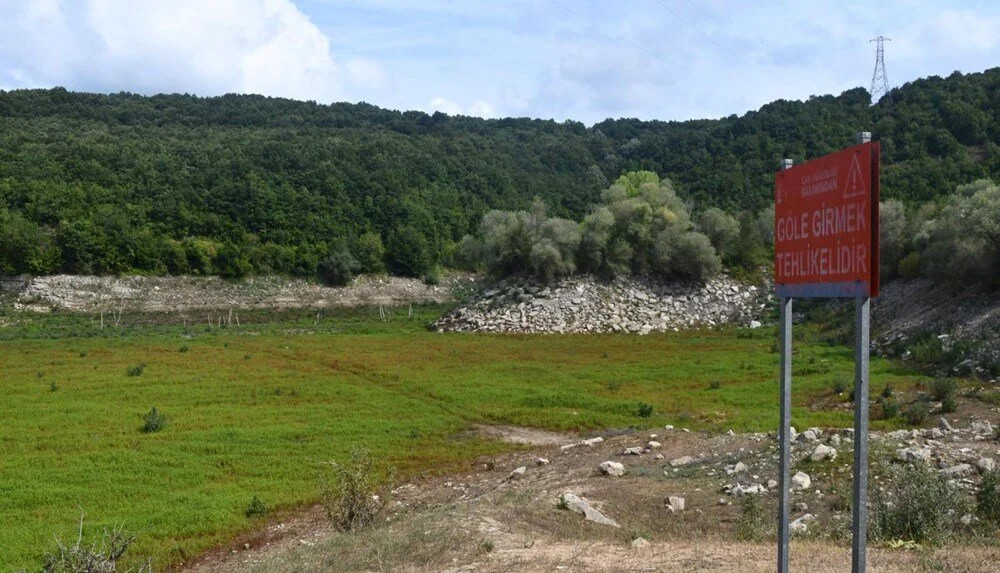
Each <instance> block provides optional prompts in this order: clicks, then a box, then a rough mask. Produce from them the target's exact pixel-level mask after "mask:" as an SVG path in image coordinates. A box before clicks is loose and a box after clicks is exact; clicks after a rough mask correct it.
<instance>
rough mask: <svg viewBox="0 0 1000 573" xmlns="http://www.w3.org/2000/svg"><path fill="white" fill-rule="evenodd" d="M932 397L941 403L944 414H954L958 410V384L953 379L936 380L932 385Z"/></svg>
mask: <svg viewBox="0 0 1000 573" xmlns="http://www.w3.org/2000/svg"><path fill="white" fill-rule="evenodd" d="M931 397H933V398H934V400H935V401H937V402H941V411H942V412H943V413H946V414H947V413H950V412H954V411H955V410H956V409H957V408H958V383H957V382H955V381H954V380H953V379H951V378H936V379H935V380H934V382H933V383H932V384H931Z"/></svg>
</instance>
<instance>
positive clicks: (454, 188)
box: [0, 68, 1000, 276]
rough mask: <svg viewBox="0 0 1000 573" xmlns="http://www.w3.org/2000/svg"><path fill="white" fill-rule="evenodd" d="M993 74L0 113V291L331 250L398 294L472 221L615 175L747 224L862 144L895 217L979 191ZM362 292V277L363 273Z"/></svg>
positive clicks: (47, 96)
mask: <svg viewBox="0 0 1000 573" xmlns="http://www.w3.org/2000/svg"><path fill="white" fill-rule="evenodd" d="M998 87H1000V68H996V69H991V70H988V71H986V72H983V73H977V74H968V75H962V74H958V73H955V74H953V75H951V76H949V77H948V78H944V79H942V78H938V77H932V78H927V79H922V80H919V81H916V82H912V83H909V84H906V85H904V86H902V87H899V88H897V89H895V90H893V91H892V102H893V103H892V104H891V105H890V103H889V102H888V100H884V101H882V102H880V103H879V104H878V105H876V106H869V103H868V94H867V92H866V91H865V90H863V89H861V88H858V89H854V90H850V91H847V92H844V93H843V94H841V95H839V96H821V97H814V98H810V99H809V100H808V101H804V102H799V101H783V100H782V101H776V102H773V103H770V104H767V105H765V106H764V107H762V108H761V109H760V110H758V111H751V112H748V113H746V114H745V115H743V116H739V117H738V116H735V115H734V116H730V117H727V118H723V119H719V120H694V121H685V122H661V121H640V120H635V119H619V120H607V121H604V122H601V123H598V124H596V125H594V126H592V127H590V128H588V127H586V126H584V125H583V124H581V123H577V122H563V123H557V122H553V121H541V120H532V119H523V118H520V119H500V120H484V119H478V118H470V117H449V116H446V115H443V114H440V113H435V114H434V115H427V114H425V113H422V112H402V113H400V112H395V111H389V110H383V109H380V108H377V107H374V106H371V105H368V104H363V103H362V104H357V105H354V104H345V103H338V104H333V105H319V104H316V103H313V102H298V101H292V100H284V99H275V98H266V97H262V96H241V95H227V96H223V97H216V98H198V97H194V96H189V95H159V96H153V97H144V96H138V95H132V94H125V93H123V94H115V95H95V94H84V93H72V92H67V91H66V90H63V89H59V88H56V89H51V90H17V91H12V92H2V91H0V273H21V272H30V273H37V274H44V273H53V272H73V273H124V272H145V273H195V274H210V273H217V274H223V275H230V276H238V275H242V274H247V273H254V272H258V273H264V272H277V273H289V274H299V275H312V274H315V272H316V269H317V265H318V264H319V262H320V261H321V260H322V259H323V258H324V257H326V256H327V255H328V254H329V253H330V252H332V251H335V250H337V249H338V248H340V247H343V246H346V248H348V249H349V250H350V251H351V252H353V253H354V255H355V258H358V259H361V260H363V261H368V263H366V265H367V266H368V267H378V266H379V265H380V264H381V263H382V262H385V263H387V264H388V267H389V270H390V271H393V272H397V273H401V274H421V273H422V272H426V270H427V269H429V268H430V267H431V266H433V265H435V264H440V263H445V264H447V263H449V262H450V260H451V255H452V251H453V248H454V245H455V244H456V243H457V242H458V241H459V240H460V239H461V237H462V236H463V235H465V234H467V233H469V232H471V231H473V230H474V229H475V227H476V225H477V224H478V222H479V220H480V218H481V216H482V215H483V214H484V213H485V212H486V211H488V210H489V209H524V208H527V207H528V205H529V204H530V202H531V200H532V198H534V197H539V198H541V199H542V200H543V201H545V203H547V204H548V205H549V213H551V214H552V215H555V216H561V217H567V218H571V219H574V220H580V219H582V218H583V216H584V215H585V214H586V213H587V211H588V209H589V208H590V206H591V205H592V204H594V203H596V202H598V201H599V200H600V192H601V190H603V189H605V188H607V187H608V185H609V183H610V182H612V181H614V180H615V179H616V178H617V177H619V176H620V175H621V174H622V173H624V172H627V171H633V170H649V171H654V172H656V173H658V174H659V175H661V176H664V177H667V178H669V179H671V180H672V181H673V182H674V183H675V186H676V188H677V189H678V193H679V195H680V197H681V198H682V199H684V200H685V201H688V202H689V203H690V204H691V206H692V207H693V209H692V211H693V212H694V213H697V212H700V211H702V210H704V209H706V208H708V207H712V206H717V207H721V208H723V209H725V210H727V211H729V212H736V211H744V210H749V211H759V210H761V209H763V208H765V207H766V206H767V205H768V203H769V201H770V197H771V181H772V174H773V171H774V170H775V166H776V165H777V163H778V161H779V160H780V158H782V157H792V158H794V159H796V160H798V161H801V160H804V159H806V158H809V157H814V156H817V155H821V154H823V153H827V152H829V151H832V150H835V149H837V148H840V147H843V146H844V145H846V144H849V143H851V142H852V141H853V134H854V133H855V132H857V131H859V130H862V129H868V130H871V131H873V132H874V133H875V136H876V137H877V138H879V139H881V141H882V143H883V148H884V149H885V154H886V158H885V171H884V176H883V181H884V184H883V194H884V196H885V197H888V198H898V199H902V200H904V201H905V202H909V203H915V202H924V201H928V200H932V199H934V198H936V197H941V196H943V195H947V194H949V193H952V192H953V191H954V189H955V187H956V185H959V184H964V183H969V182H972V181H973V180H976V179H979V178H984V177H991V176H993V175H994V174H995V173H997V172H998V170H1000V147H998V143H1000V123H998V122H997V119H998V118H997V116H998V113H1000V90H998ZM368 270H376V269H372V268H369V269H368Z"/></svg>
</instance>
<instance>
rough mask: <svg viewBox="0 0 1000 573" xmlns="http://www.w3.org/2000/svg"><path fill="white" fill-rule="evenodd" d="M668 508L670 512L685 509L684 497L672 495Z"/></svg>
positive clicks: (668, 499) (668, 500) (668, 501)
mask: <svg viewBox="0 0 1000 573" xmlns="http://www.w3.org/2000/svg"><path fill="white" fill-rule="evenodd" d="M667 509H669V510H670V513H677V512H678V511H684V498H683V497H678V496H676V495H672V496H670V497H668V498H667Z"/></svg>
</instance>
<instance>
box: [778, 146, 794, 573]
mask: <svg viewBox="0 0 1000 573" xmlns="http://www.w3.org/2000/svg"><path fill="white" fill-rule="evenodd" d="M781 163H782V165H781V167H782V169H790V168H791V167H792V160H791V159H785V160H784V161H782V162H781ZM780 305H781V383H780V386H781V408H780V410H781V411H780V417H781V426H780V427H779V428H778V451H779V453H778V455H779V457H780V461H779V466H780V470H779V472H778V490H779V491H780V495H779V496H778V573H788V517H789V507H788V506H789V496H788V486H789V485H790V482H791V477H790V473H791V472H790V469H789V466H790V465H791V452H790V445H791V437H790V436H789V434H790V433H791V426H792V298H791V297H782V298H781V302H780Z"/></svg>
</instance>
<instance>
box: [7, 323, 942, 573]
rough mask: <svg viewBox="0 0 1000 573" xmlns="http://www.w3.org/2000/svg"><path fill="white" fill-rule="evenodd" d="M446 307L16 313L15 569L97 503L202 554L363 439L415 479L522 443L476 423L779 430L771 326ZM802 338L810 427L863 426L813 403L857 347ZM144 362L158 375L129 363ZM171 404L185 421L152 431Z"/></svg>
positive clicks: (11, 551) (177, 555)
mask: <svg viewBox="0 0 1000 573" xmlns="http://www.w3.org/2000/svg"><path fill="white" fill-rule="evenodd" d="M438 311H439V309H436V308H423V309H419V311H418V312H417V313H416V315H415V317H414V319H413V320H405V319H399V318H397V319H396V320H394V321H393V322H388V323H383V322H379V321H378V320H377V319H372V318H371V317H372V316H377V311H371V310H368V311H342V312H339V313H333V314H332V315H330V314H328V315H327V316H325V317H321V318H320V319H319V320H316V319H315V318H314V316H307V315H305V314H301V315H294V314H292V315H282V316H277V317H271V319H272V320H273V322H270V323H260V322H256V323H255V322H250V321H249V320H247V321H246V322H244V326H243V327H241V328H228V329H227V328H222V329H219V328H211V329H210V328H208V327H207V326H204V325H201V326H188V327H186V328H185V327H182V326H176V325H163V324H145V325H143V324H139V325H135V326H128V327H126V329H124V330H123V331H108V330H106V331H104V332H99V331H95V330H94V329H92V328H91V327H89V325H88V322H89V321H87V320H86V319H84V318H81V317H75V316H72V315H70V316H61V317H60V316H55V317H48V318H46V319H44V320H43V319H40V318H31V319H30V320H31V322H30V324H29V325H28V326H27V327H26V326H25V325H24V324H17V323H15V324H13V325H12V326H8V327H6V330H5V329H0V331H5V334H4V338H6V341H5V342H3V343H2V346H0V349H2V350H0V361H2V364H3V368H4V370H3V377H2V378H0V396H2V398H0V452H2V457H0V516H2V522H3V526H2V527H0V548H2V549H3V550H2V551H0V568H3V569H7V568H13V569H17V568H20V567H29V568H34V567H37V565H38V559H39V558H40V556H41V553H42V551H43V550H44V549H45V548H46V547H49V546H50V545H51V544H52V536H53V535H54V534H55V535H59V536H61V537H63V538H67V537H69V536H71V535H73V534H74V531H75V523H76V520H77V519H78V517H79V512H80V510H81V509H82V510H83V511H84V512H85V513H86V515H87V520H86V525H87V528H88V530H89V531H98V530H100V529H101V528H103V527H105V526H111V525H113V524H115V523H119V522H124V523H125V524H126V526H127V527H128V528H129V529H130V530H132V531H134V532H136V533H138V534H139V535H140V538H139V541H138V542H137V544H136V545H135V546H134V549H133V552H134V554H136V555H141V554H145V555H151V556H152V557H153V558H154V560H155V562H156V563H157V564H158V565H161V566H162V565H166V564H176V563H179V562H181V561H186V560H188V559H190V558H192V557H193V556H195V555H196V554H197V553H198V552H199V551H202V550H204V549H206V548H209V547H211V546H213V545H217V544H219V543H223V542H225V540H227V539H229V538H231V537H232V536H233V535H235V534H237V533H240V532H243V531H247V530H250V529H253V528H254V527H259V526H260V524H259V521H254V520H253V519H250V518H248V517H247V515H246V513H247V503H248V500H251V499H253V498H254V497H257V498H259V500H260V502H261V503H262V504H263V505H265V506H266V507H267V508H268V510H269V511H274V510H277V511H281V510H282V509H289V508H294V507H297V506H301V505H303V504H307V503H312V502H315V501H317V499H318V495H319V490H318V487H317V475H318V469H319V465H320V464H321V463H322V462H324V461H327V460H330V459H334V458H337V459H343V458H344V457H345V456H346V454H347V453H348V452H349V450H350V448H351V446H352V445H354V444H360V445H364V446H366V447H367V448H369V449H370V450H371V451H372V453H373V455H374V456H375V459H376V460H378V461H379V462H380V463H381V464H382V466H383V467H387V466H390V465H391V466H395V467H396V468H397V469H398V473H399V474H400V475H402V476H403V477H406V478H412V477H414V476H419V475H420V474H422V473H423V472H427V471H430V470H432V469H435V470H437V471H449V470H456V469H459V468H462V467H468V464H469V463H470V462H471V460H472V459H474V458H475V457H476V456H479V455H483V454H491V453H496V452H497V451H500V450H502V449H505V448H507V447H508V446H503V445H500V444H497V443H492V442H486V441H482V440H479V439H476V438H469V437H463V436H468V434H467V433H463V430H464V429H467V428H468V427H469V425H470V424H473V423H503V424H519V425H529V426H536V427H543V428H548V429H552V430H589V429H596V428H607V427H627V426H640V427H654V426H662V425H663V424H665V423H674V424H681V423H682V424H684V425H685V426H688V427H691V428H694V429H707V430H716V431H723V430H727V429H730V428H732V429H734V430H736V431H741V430H771V429H773V428H774V427H776V424H777V416H778V412H777V403H778V402H777V385H776V379H777V372H778V355H777V354H773V353H771V351H770V349H771V346H772V343H773V340H774V336H775V335H774V332H773V331H771V330H767V329H760V330H756V331H726V332H712V331H702V332H689V333H669V334H651V335H648V336H626V335H560V336H513V335H469V334H437V333H433V332H429V331H428V330H427V329H426V328H425V325H426V323H427V321H428V320H429V319H430V318H432V317H433V315H434V314H435V313H436V312H438ZM405 312H406V311H405V310H404V311H403V314H402V316H405ZM397 315H399V313H397ZM8 318H9V317H8ZM46 321H48V322H46ZM247 322H249V324H247ZM8 324H10V323H8ZM67 324H68V325H71V326H70V327H67V326H66V325H67ZM10 329H14V330H10ZM17 329H20V330H17ZM61 329H62V330H61ZM182 344H183V345H184V346H186V347H188V351H186V352H178V348H179V347H180V346H181V345H182ZM796 348H797V354H796V356H795V365H796V369H797V372H796V378H795V381H794V392H795V393H794V398H793V402H794V407H793V423H794V424H795V425H796V426H797V427H808V426H812V425H821V426H823V425H841V426H849V425H850V424H851V414H850V411H846V410H840V411H828V410H819V411H813V410H812V409H810V407H809V406H810V404H813V403H814V402H815V400H816V399H817V398H820V397H829V393H830V390H829V387H830V377H831V376H832V375H836V374H838V373H841V372H843V373H845V374H846V375H850V373H851V372H852V369H853V365H852V354H851V350H850V349H848V348H843V347H837V346H829V345H821V344H814V343H807V342H797V343H796ZM140 363H144V364H145V368H144V370H143V373H142V375H141V376H128V375H127V370H128V368H129V367H130V366H134V365H135V364H140ZM871 375H872V384H873V387H876V388H881V387H883V386H884V385H885V384H887V383H891V384H892V385H893V387H895V388H901V389H902V388H907V387H909V386H911V385H912V383H913V382H915V381H917V380H921V378H920V377H918V376H915V375H913V374H910V373H907V372H905V371H901V370H899V369H897V368H896V367H894V366H893V365H891V364H889V363H887V362H885V361H882V360H878V359H873V360H872V372H871ZM922 380H924V381H926V380H927V379H922ZM713 381H719V382H720V384H719V385H718V388H713V384H712V382H713ZM52 382H56V383H57V384H58V388H59V390H58V392H53V391H52V390H51V384H52ZM640 403H648V404H650V405H652V406H653V413H652V415H651V417H649V418H641V417H639V414H638V412H639V404H640ZM153 406H155V407H156V409H157V412H158V413H160V414H162V415H163V416H165V417H166V419H167V420H168V421H169V423H168V424H167V425H166V426H164V427H163V429H162V430H161V431H159V432H155V433H143V432H142V431H141V428H142V426H143V417H144V415H146V414H147V413H148V412H149V411H150V409H151V408H152V407H153ZM880 423H881V422H873V426H875V427H878V426H879V424H880ZM12 524H16V526H12Z"/></svg>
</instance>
